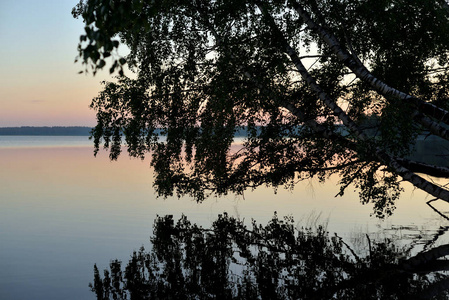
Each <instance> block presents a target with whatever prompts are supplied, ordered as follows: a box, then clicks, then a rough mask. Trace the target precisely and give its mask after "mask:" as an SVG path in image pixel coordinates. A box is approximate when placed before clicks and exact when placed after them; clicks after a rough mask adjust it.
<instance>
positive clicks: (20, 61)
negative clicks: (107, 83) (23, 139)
mask: <svg viewBox="0 0 449 300" xmlns="http://www.w3.org/2000/svg"><path fill="white" fill-rule="evenodd" d="M77 3H78V0H39V1H38V0H0V41H1V42H0V43H1V46H0V127H9V126H93V125H95V123H96V121H95V112H94V111H93V110H91V109H90V108H89V104H90V102H91V100H92V98H94V97H95V96H96V95H97V94H98V92H99V91H100V90H101V83H100V82H101V81H103V80H113V78H112V76H110V75H109V74H108V72H107V71H104V72H100V73H97V75H96V76H93V75H92V73H90V74H87V75H86V74H78V72H79V71H81V70H82V69H83V66H82V65H81V63H74V61H75V58H76V56H77V45H78V41H79V36H80V35H81V34H83V31H84V30H83V28H84V24H83V22H82V20H81V19H74V18H73V17H72V14H71V11H72V8H73V7H74V6H75V5H76V4H77Z"/></svg>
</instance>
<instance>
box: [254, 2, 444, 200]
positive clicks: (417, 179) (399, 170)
mask: <svg viewBox="0 0 449 300" xmlns="http://www.w3.org/2000/svg"><path fill="white" fill-rule="evenodd" d="M258 6H259V9H260V10H261V11H262V12H263V14H264V16H265V17H266V18H267V21H268V22H269V25H270V26H271V28H272V30H273V33H274V34H276V36H277V37H279V38H280V39H282V42H283V44H284V47H285V50H284V52H286V54H287V55H288V56H289V57H290V59H291V61H292V63H293V64H294V65H295V67H296V68H297V70H298V72H299V73H300V74H301V76H302V78H303V79H304V80H305V81H306V82H307V83H308V84H309V86H310V88H311V89H312V90H313V91H314V92H315V93H316V94H317V95H318V97H319V98H320V100H321V101H323V103H325V104H326V105H327V106H328V107H329V108H330V109H331V110H332V111H333V112H334V114H335V115H336V116H337V117H338V118H339V119H340V120H341V121H342V122H343V124H344V125H345V126H346V127H347V128H349V129H350V130H351V131H352V132H353V133H354V134H355V135H356V136H357V137H358V139H359V140H360V141H361V142H366V143H369V139H368V137H367V136H366V135H365V134H364V132H363V131H362V130H360V128H359V127H358V126H357V124H355V123H354V122H353V121H352V120H351V118H349V116H348V115H347V114H346V113H345V112H344V111H343V110H342V109H341V108H340V107H339V106H338V104H337V103H336V102H335V101H334V100H333V99H331V98H330V97H329V96H328V95H327V93H326V92H324V91H323V90H322V89H321V87H320V86H319V85H318V84H317V83H316V81H315V79H314V78H313V77H312V76H311V75H310V73H309V72H308V71H307V69H306V68H305V66H304V65H303V64H302V62H301V59H300V58H299V57H298V55H297V53H296V51H295V50H294V49H293V48H292V47H291V46H290V45H289V44H288V42H287V41H286V40H285V38H284V37H283V35H282V32H281V31H280V30H279V28H278V27H277V26H276V24H275V22H274V20H273V19H272V16H271V15H270V14H269V13H268V12H267V11H266V9H265V8H264V7H263V5H261V4H259V5H258ZM373 150H374V154H375V155H376V157H377V158H378V159H379V161H380V162H382V163H383V164H385V165H386V166H388V167H389V168H390V169H391V170H393V171H394V172H395V173H396V174H398V175H400V176H401V177H402V178H403V179H404V180H406V181H408V182H410V183H411V184H413V185H414V186H416V187H417V188H419V189H421V190H424V191H426V192H427V193H428V194H430V195H432V196H434V197H436V198H439V199H442V200H444V201H446V202H448V203H449V191H448V190H446V189H444V188H442V187H440V186H438V185H436V184H433V183H431V182H429V181H428V180H426V179H424V178H422V177H421V176H418V175H416V174H415V173H413V172H411V171H410V170H408V169H407V168H405V167H404V166H402V165H400V164H399V163H398V161H396V159H395V158H394V157H392V156H391V155H389V154H387V153H385V152H384V151H383V150H382V149H379V148H375V149H373Z"/></svg>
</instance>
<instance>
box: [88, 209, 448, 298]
mask: <svg viewBox="0 0 449 300" xmlns="http://www.w3.org/2000/svg"><path fill="white" fill-rule="evenodd" d="M368 241H370V240H368ZM151 242H152V247H151V251H146V250H145V249H144V248H143V247H142V248H141V249H140V250H139V251H135V252H134V253H133V254H132V256H131V259H130V260H129V262H128V264H127V265H126V267H125V269H124V270H122V262H121V261H119V260H113V261H111V263H110V268H109V270H105V271H104V276H103V278H102V277H101V276H100V273H99V270H98V268H97V267H96V266H94V283H93V284H90V287H91V290H92V291H93V292H95V293H96V295H97V299H447V296H448V294H449V293H448V284H449V279H448V276H447V274H444V273H441V272H440V271H445V270H447V269H448V267H449V265H448V264H447V262H448V261H447V260H446V259H441V258H442V257H444V256H446V255H447V254H448V253H449V245H443V246H440V247H437V248H434V249H432V250H429V251H425V252H422V253H419V254H418V255H415V256H412V257H410V253H409V251H405V252H404V249H401V248H398V247H396V246H395V245H394V243H393V242H392V241H389V240H385V241H373V242H372V243H371V242H370V243H369V249H368V250H367V251H365V253H364V254H363V255H359V254H356V252H355V251H354V250H353V249H352V248H350V247H349V245H348V244H346V243H345V242H344V241H343V240H342V239H341V238H340V237H338V236H337V235H335V236H330V235H329V234H328V232H326V230H325V228H324V227H323V226H317V227H316V228H312V227H309V228H300V229H295V222H294V220H293V218H291V217H285V218H284V219H279V218H278V217H277V216H276V215H275V216H274V217H273V218H272V220H271V221H270V222H269V223H268V224H267V225H266V226H262V225H259V224H257V223H256V222H255V221H253V222H252V226H250V228H248V227H247V226H245V225H244V224H243V222H242V221H239V220H237V219H235V218H233V217H230V216H228V215H227V214H226V213H225V214H223V215H219V217H218V219H217V220H216V221H215V222H214V223H213V225H212V228H211V229H205V228H202V227H199V226H197V225H196V224H192V223H190V221H189V220H188V219H187V218H186V217H185V216H182V217H181V218H180V219H179V220H178V221H177V222H175V220H174V219H173V216H165V217H158V218H157V219H156V220H155V222H154V234H153V237H152V239H151ZM407 256H408V258H406V257H407Z"/></svg>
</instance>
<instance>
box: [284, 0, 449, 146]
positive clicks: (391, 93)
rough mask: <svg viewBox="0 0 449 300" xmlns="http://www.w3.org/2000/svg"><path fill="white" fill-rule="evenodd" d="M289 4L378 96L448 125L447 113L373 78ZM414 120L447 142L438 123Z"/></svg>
mask: <svg viewBox="0 0 449 300" xmlns="http://www.w3.org/2000/svg"><path fill="white" fill-rule="evenodd" d="M289 2H290V4H291V6H292V7H293V8H294V9H295V11H296V12H297V13H298V14H299V16H300V17H301V18H302V20H303V21H304V23H305V24H307V26H308V27H309V28H310V29H311V30H312V31H314V32H315V33H317V34H319V35H320V37H321V38H322V40H323V41H324V42H325V43H326V44H327V45H328V46H329V47H330V48H331V50H332V51H333V52H334V54H336V56H337V57H338V59H339V60H340V61H342V62H343V63H344V64H345V65H346V66H347V67H348V68H349V69H351V71H353V72H354V74H355V75H356V76H357V77H358V78H359V79H360V80H362V81H364V82H367V83H368V84H370V85H371V87H372V88H373V89H375V90H376V91H377V92H378V93H379V94H381V95H383V96H385V97H395V98H399V99H401V100H404V101H408V102H410V103H412V104H413V105H414V106H415V107H416V109H417V110H418V111H420V112H423V113H425V114H428V115H430V116H432V117H434V118H436V119H438V120H439V121H440V122H443V123H446V124H449V112H448V111H446V110H444V109H441V108H439V107H437V106H436V105H434V104H432V103H427V102H425V101H422V100H421V99H418V98H416V97H413V96H411V95H408V94H406V93H404V92H402V91H399V90H397V89H395V88H393V87H390V86H389V85H387V84H386V83H385V82H383V81H382V80H380V79H378V78H377V77H375V76H373V75H372V74H371V72H370V71H369V70H368V69H367V68H366V67H365V66H364V65H363V64H361V62H360V60H359V59H355V58H354V57H353V55H352V54H350V53H349V52H348V51H347V50H346V49H344V48H343V46H341V44H340V43H339V41H338V40H337V38H336V37H335V36H334V35H333V34H332V33H330V32H328V31H327V30H325V29H324V28H323V27H321V26H320V25H318V24H317V23H316V22H315V21H314V20H313V19H312V18H311V17H310V15H309V14H308V13H307V12H306V11H305V10H304V9H303V8H302V7H301V5H300V4H298V3H297V2H296V0H290V1H289ZM415 118H416V120H417V121H418V122H420V123H421V124H422V125H423V126H425V127H426V128H428V129H429V130H430V132H432V133H433V134H435V135H438V136H440V137H442V138H444V139H446V140H449V131H448V130H446V129H445V128H443V127H442V126H440V125H439V124H438V123H436V122H434V121H432V120H431V119H429V118H427V117H425V116H424V115H422V114H416V116H415Z"/></svg>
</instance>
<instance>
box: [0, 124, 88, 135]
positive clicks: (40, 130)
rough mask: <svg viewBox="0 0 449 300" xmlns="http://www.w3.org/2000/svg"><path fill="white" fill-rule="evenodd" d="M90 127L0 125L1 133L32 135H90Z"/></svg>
mask: <svg viewBox="0 0 449 300" xmlns="http://www.w3.org/2000/svg"><path fill="white" fill-rule="evenodd" d="M91 130H92V127H87V126H39V127H38V126H36V127H34V126H21V127H0V136H1V135H34V136H90V131H91Z"/></svg>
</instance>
